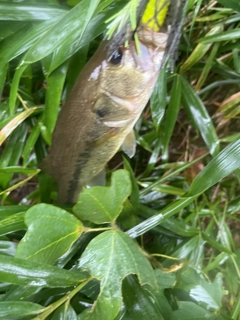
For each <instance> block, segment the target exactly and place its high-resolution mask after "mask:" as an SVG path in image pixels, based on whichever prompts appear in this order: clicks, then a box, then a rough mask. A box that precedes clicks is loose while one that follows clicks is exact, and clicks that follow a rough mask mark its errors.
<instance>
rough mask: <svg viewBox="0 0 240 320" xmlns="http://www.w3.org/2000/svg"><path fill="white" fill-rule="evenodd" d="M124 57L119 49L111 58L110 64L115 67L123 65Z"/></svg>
mask: <svg viewBox="0 0 240 320" xmlns="http://www.w3.org/2000/svg"><path fill="white" fill-rule="evenodd" d="M122 57H123V52H122V50H121V49H117V50H115V51H114V52H113V54H112V55H111V57H110V60H109V61H110V62H111V63H112V64H114V65H118V64H119V63H121V61H122Z"/></svg>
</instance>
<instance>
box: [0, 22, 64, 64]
mask: <svg viewBox="0 0 240 320" xmlns="http://www.w3.org/2000/svg"><path fill="white" fill-rule="evenodd" d="M58 20H59V18H55V19H51V20H48V21H44V22H42V23H36V24H34V25H33V26H32V24H27V25H26V26H25V27H23V28H21V29H20V30H18V31H17V32H15V33H14V34H13V35H12V36H11V37H8V38H7V39H6V40H5V41H2V42H0V68H2V67H3V66H4V65H5V64H6V63H7V62H8V61H10V60H12V59H14V58H16V57H17V56H19V55H20V54H21V53H23V52H25V51H26V50H27V49H28V48H29V47H31V46H32V45H33V43H35V42H36V41H37V39H38V38H39V37H40V36H42V35H43V34H44V33H45V32H46V31H47V30H48V29H49V28H50V27H51V26H52V25H53V24H54V23H55V22H56V21H58Z"/></svg>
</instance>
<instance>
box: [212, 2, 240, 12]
mask: <svg viewBox="0 0 240 320" xmlns="http://www.w3.org/2000/svg"><path fill="white" fill-rule="evenodd" d="M217 1H218V2H219V3H221V4H223V5H224V6H225V7H227V8H232V9H233V10H236V11H238V12H240V3H239V1H238V0H217Z"/></svg>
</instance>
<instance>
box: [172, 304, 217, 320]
mask: <svg viewBox="0 0 240 320" xmlns="http://www.w3.org/2000/svg"><path fill="white" fill-rule="evenodd" d="M178 306H179V309H178V310H176V311H174V312H173V314H172V316H171V317H170V320H176V319H177V320H193V319H194V320H203V319H209V320H214V318H212V314H211V313H210V312H209V311H207V310H206V309H204V308H202V307H200V306H198V305H197V304H196V303H193V302H190V301H180V302H179V303H178Z"/></svg>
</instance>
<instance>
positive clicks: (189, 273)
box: [178, 268, 223, 310]
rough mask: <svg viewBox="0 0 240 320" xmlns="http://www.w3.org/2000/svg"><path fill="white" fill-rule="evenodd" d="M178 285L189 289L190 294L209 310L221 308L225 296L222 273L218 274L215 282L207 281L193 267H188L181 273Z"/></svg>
mask: <svg viewBox="0 0 240 320" xmlns="http://www.w3.org/2000/svg"><path fill="white" fill-rule="evenodd" d="M178 287H179V288H181V289H184V290H187V291H189V295H190V297H191V298H192V299H194V300H195V301H196V302H197V303H199V304H200V305H201V306H203V307H205V308H206V309H207V310H219V309H220V307H221V304H222V303H221V300H222V296H223V281H222V274H220V273H218V274H217V275H216V278H215V280H214V281H213V283H210V282H208V281H206V280H205V279H204V278H203V277H201V276H200V275H199V273H197V271H196V270H194V269H192V268H188V269H186V270H185V271H184V272H183V273H182V275H181V281H180V282H179V283H178Z"/></svg>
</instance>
